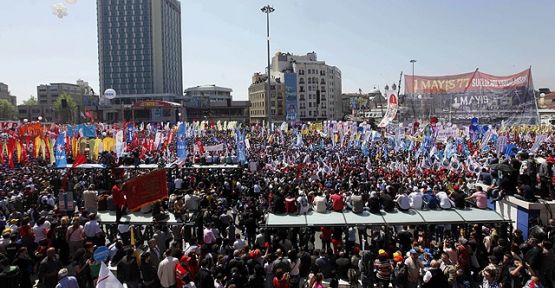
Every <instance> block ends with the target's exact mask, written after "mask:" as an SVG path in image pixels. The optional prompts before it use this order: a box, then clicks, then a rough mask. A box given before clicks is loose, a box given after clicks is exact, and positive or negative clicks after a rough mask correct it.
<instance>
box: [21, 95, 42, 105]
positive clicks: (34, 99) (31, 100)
mask: <svg viewBox="0 0 555 288" xmlns="http://www.w3.org/2000/svg"><path fill="white" fill-rule="evenodd" d="M38 104H39V101H37V97H35V96H31V98H29V99H27V100H25V101H23V105H38Z"/></svg>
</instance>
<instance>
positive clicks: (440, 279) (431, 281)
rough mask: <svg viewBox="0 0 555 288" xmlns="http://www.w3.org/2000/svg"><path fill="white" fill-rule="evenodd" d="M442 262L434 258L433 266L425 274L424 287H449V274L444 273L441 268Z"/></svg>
mask: <svg viewBox="0 0 555 288" xmlns="http://www.w3.org/2000/svg"><path fill="white" fill-rule="evenodd" d="M440 266H441V263H440V262H439V261H437V260H432V263H431V268H430V270H428V271H427V272H426V274H425V275H424V279H423V280H424V285H422V287H433V288H448V287H449V283H448V281H447V276H445V274H443V271H441V269H439V267H440Z"/></svg>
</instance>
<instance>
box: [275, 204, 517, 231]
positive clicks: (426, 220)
mask: <svg viewBox="0 0 555 288" xmlns="http://www.w3.org/2000/svg"><path fill="white" fill-rule="evenodd" d="M508 221H509V220H506V219H504V218H503V216H501V215H500V214H499V213H497V212H496V211H494V210H486V209H477V208H467V209H464V210H459V209H449V210H413V209H411V210H409V211H407V212H401V211H395V212H392V213H386V212H383V211H382V212H381V213H380V214H373V213H370V212H368V211H364V212H363V213H361V214H355V213H353V212H351V211H345V212H343V213H340V212H327V213H317V212H314V211H310V212H309V213H308V214H307V215H287V214H282V215H276V214H273V213H269V214H267V216H266V226H268V227H300V226H360V225H364V226H382V225H394V226H397V225H431V224H437V225H446V224H462V223H467V224H472V223H491V224H494V223H502V222H508Z"/></svg>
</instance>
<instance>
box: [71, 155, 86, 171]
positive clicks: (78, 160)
mask: <svg viewBox="0 0 555 288" xmlns="http://www.w3.org/2000/svg"><path fill="white" fill-rule="evenodd" d="M85 163H87V157H85V155H83V154H77V157H76V158H75V160H73V165H71V169H73V168H76V167H77V166H79V165H81V164H85Z"/></svg>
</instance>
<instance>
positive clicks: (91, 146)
mask: <svg viewBox="0 0 555 288" xmlns="http://www.w3.org/2000/svg"><path fill="white" fill-rule="evenodd" d="M94 144H96V141H94V139H90V140H89V159H91V160H96V158H95V154H94V149H95V147H94V146H95V145H94ZM85 149H86V148H85Z"/></svg>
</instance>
